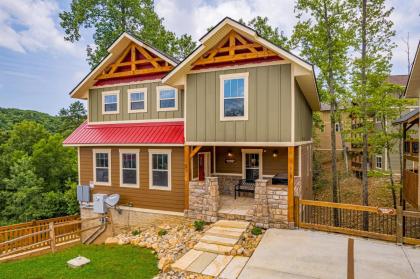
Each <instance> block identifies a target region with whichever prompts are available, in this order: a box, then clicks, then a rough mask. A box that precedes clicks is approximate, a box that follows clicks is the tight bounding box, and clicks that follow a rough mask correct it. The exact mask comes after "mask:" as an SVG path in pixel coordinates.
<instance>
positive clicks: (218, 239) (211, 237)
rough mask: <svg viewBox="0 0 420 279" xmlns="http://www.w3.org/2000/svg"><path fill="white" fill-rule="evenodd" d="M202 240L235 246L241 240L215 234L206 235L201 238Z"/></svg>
mask: <svg viewBox="0 0 420 279" xmlns="http://www.w3.org/2000/svg"><path fill="white" fill-rule="evenodd" d="M200 241H201V242H205V243H212V244H218V245H225V246H233V245H235V244H236V243H237V242H238V241H239V239H238V238H227V237H220V236H214V235H204V236H203V237H202V238H201V239H200Z"/></svg>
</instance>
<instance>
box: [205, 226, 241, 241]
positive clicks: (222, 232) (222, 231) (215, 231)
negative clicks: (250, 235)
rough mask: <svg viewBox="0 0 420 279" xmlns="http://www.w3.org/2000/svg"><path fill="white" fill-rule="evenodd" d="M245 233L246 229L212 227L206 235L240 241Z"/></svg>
mask: <svg viewBox="0 0 420 279" xmlns="http://www.w3.org/2000/svg"><path fill="white" fill-rule="evenodd" d="M244 231H245V230H244V229H237V228H226V227H212V228H210V229H209V230H208V231H206V233H205V234H206V235H214V236H220V237H226V238H233V239H239V238H240V237H241V235H242V234H243V232H244Z"/></svg>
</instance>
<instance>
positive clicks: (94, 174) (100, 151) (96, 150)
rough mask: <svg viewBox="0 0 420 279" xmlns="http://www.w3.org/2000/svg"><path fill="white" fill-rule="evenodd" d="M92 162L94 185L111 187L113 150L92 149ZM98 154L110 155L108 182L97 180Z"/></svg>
mask: <svg viewBox="0 0 420 279" xmlns="http://www.w3.org/2000/svg"><path fill="white" fill-rule="evenodd" d="M92 153H93V155H92V161H93V183H94V185H100V186H111V184H112V182H111V181H112V176H111V173H112V165H111V161H112V159H111V149H92ZM97 153H107V154H108V182H101V181H97V180H96V154H97Z"/></svg>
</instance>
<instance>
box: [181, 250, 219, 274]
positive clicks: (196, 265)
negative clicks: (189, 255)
mask: <svg viewBox="0 0 420 279" xmlns="http://www.w3.org/2000/svg"><path fill="white" fill-rule="evenodd" d="M216 257H217V255H216V254H214V253H208V252H204V253H202V254H201V255H200V256H199V257H198V258H197V259H196V260H195V261H193V262H192V264H190V266H189V267H188V268H187V271H190V272H195V273H201V272H203V270H204V269H205V268H206V267H207V266H208V265H209V264H210V263H211V262H212V261H213V260H214V259H215V258H216Z"/></svg>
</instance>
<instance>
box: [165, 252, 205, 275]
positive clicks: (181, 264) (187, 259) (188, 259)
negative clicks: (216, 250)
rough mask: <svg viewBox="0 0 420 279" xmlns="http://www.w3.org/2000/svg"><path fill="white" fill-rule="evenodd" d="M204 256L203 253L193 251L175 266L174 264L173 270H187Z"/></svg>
mask: <svg viewBox="0 0 420 279" xmlns="http://www.w3.org/2000/svg"><path fill="white" fill-rule="evenodd" d="M202 254H203V251H197V250H194V249H191V250H190V251H188V252H187V253H186V254H185V255H184V256H182V257H181V258H180V259H179V260H177V261H176V262H175V263H174V264H172V268H173V269H179V270H186V269H187V268H188V267H189V266H190V265H191V264H192V263H193V262H194V261H195V260H196V259H197V258H198V257H200V256H201V255H202Z"/></svg>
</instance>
